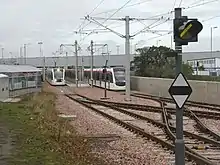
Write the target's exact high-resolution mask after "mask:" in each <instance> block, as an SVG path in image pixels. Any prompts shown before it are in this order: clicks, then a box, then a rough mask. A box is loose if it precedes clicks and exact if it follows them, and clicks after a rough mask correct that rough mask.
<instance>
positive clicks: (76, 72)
mask: <svg viewBox="0 0 220 165" xmlns="http://www.w3.org/2000/svg"><path fill="white" fill-rule="evenodd" d="M75 54H76V66H75V75H76V76H75V81H76V87H78V43H77V41H75Z"/></svg>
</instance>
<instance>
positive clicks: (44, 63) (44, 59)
mask: <svg viewBox="0 0 220 165" xmlns="http://www.w3.org/2000/svg"><path fill="white" fill-rule="evenodd" d="M42 44H43V43H42ZM42 44H41V45H42ZM41 54H42V57H43V58H44V72H43V73H44V77H43V79H44V81H45V78H46V75H45V74H46V67H45V65H46V64H45V63H46V57H45V56H44V54H43V49H42V47H41Z"/></svg>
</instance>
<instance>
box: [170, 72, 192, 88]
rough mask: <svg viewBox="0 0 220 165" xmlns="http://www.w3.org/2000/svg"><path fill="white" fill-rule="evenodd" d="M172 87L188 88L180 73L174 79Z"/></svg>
mask: <svg viewBox="0 0 220 165" xmlns="http://www.w3.org/2000/svg"><path fill="white" fill-rule="evenodd" d="M173 86H188V84H187V82H186V80H185V79H184V77H183V75H182V74H181V73H180V74H179V75H178V77H177V78H176V80H175V82H174V83H173Z"/></svg>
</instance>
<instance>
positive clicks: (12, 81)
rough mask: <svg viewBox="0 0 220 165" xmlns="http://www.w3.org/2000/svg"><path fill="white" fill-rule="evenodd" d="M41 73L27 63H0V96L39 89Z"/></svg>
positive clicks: (15, 95)
mask: <svg viewBox="0 0 220 165" xmlns="http://www.w3.org/2000/svg"><path fill="white" fill-rule="evenodd" d="M41 73H42V71H41V69H38V68H36V67H33V66H29V65H0V90H1V93H0V98H1V99H3V98H5V97H6V96H8V97H17V96H20V95H24V94H27V93H32V92H38V91H41V86H42V79H41Z"/></svg>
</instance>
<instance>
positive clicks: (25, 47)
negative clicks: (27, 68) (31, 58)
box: [24, 43, 31, 65]
mask: <svg viewBox="0 0 220 165" xmlns="http://www.w3.org/2000/svg"><path fill="white" fill-rule="evenodd" d="M30 44H31V43H27V44H24V60H25V65H26V64H27V50H26V49H27V46H28V45H30Z"/></svg>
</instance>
